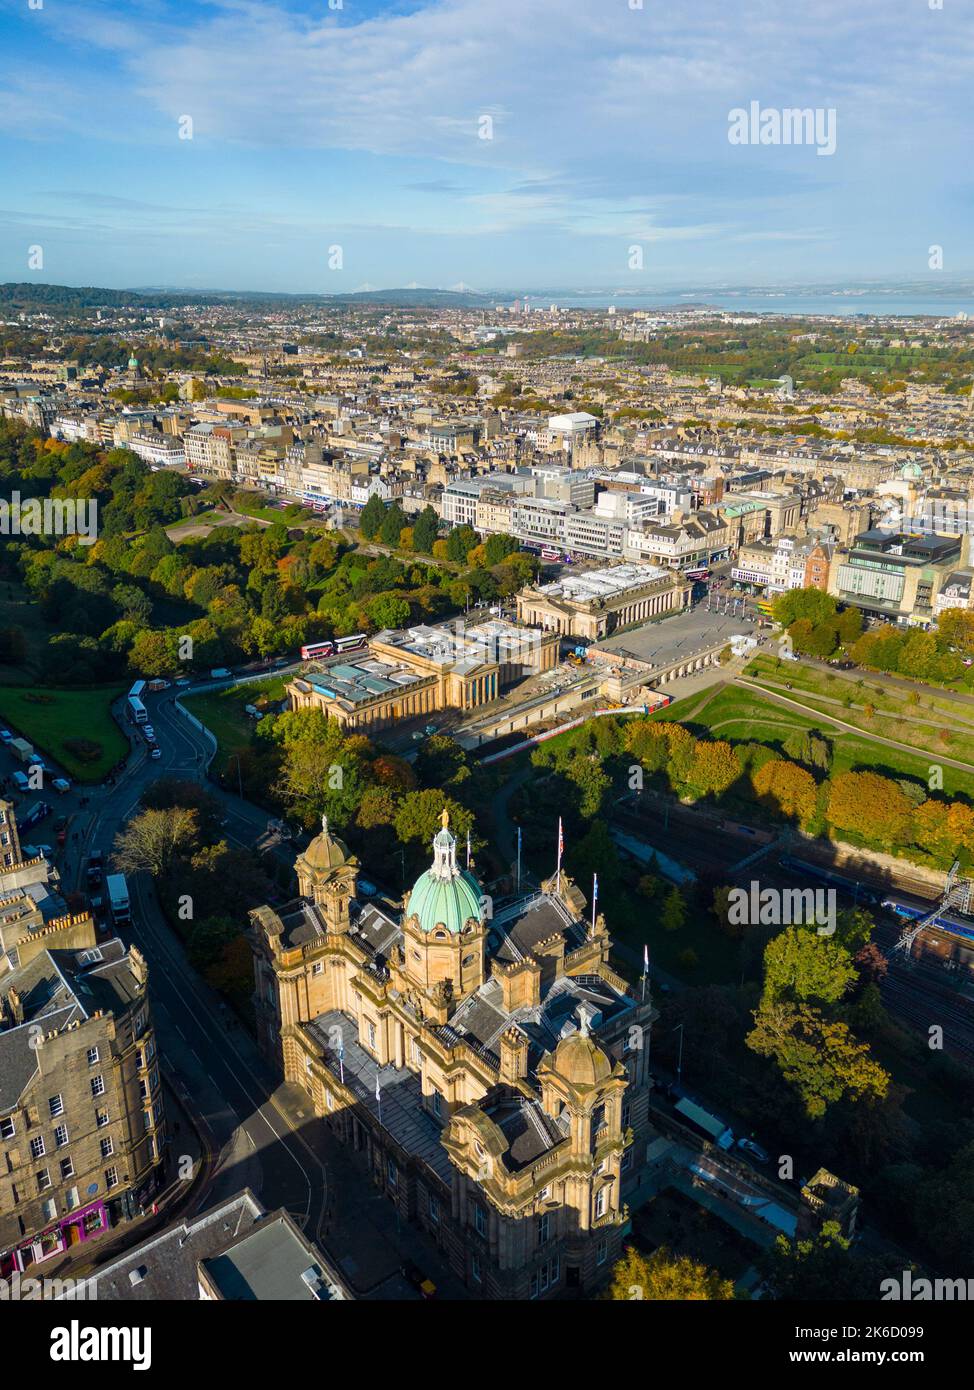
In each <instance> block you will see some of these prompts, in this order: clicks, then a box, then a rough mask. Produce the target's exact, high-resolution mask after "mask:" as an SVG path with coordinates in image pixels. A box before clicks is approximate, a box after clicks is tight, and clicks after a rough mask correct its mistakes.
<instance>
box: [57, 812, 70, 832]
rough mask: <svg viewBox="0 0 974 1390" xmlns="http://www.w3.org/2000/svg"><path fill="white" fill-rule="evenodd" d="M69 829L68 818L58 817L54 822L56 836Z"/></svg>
mask: <svg viewBox="0 0 974 1390" xmlns="http://www.w3.org/2000/svg"><path fill="white" fill-rule="evenodd" d="M67 828H68V818H67V816H58V818H57V820H56V821H55V822H54V833H55V834H56V835H59V834H60V833H61V831H62V830H67Z"/></svg>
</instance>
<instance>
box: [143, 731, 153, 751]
mask: <svg viewBox="0 0 974 1390" xmlns="http://www.w3.org/2000/svg"><path fill="white" fill-rule="evenodd" d="M142 737H143V738H144V739H145V743H146V747H147V748H154V747H155V746H156V736H155V734H154V733H152V732H151V731H150V732H149V733H146V732H145V730H144V729H143V731H142Z"/></svg>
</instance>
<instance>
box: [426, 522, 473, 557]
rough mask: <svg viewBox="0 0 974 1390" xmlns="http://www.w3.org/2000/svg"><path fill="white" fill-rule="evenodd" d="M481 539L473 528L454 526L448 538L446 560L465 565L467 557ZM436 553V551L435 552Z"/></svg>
mask: <svg viewBox="0 0 974 1390" xmlns="http://www.w3.org/2000/svg"><path fill="white" fill-rule="evenodd" d="M478 540H479V537H478V535H477V532H476V531H475V530H474V529H473V527H472V526H454V528H453V530H452V531H451V532H450V534H449V535H448V536H447V538H446V558H447V559H448V560H452V561H454V563H455V564H460V565H465V564H466V563H467V555H468V553H469V552H470V551H471V550H473V548H474V546H475V545H476V544H477V542H478ZM433 553H434V554H435V553H436V552H435V550H434V552H433Z"/></svg>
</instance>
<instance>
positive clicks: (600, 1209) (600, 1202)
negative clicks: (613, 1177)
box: [595, 1185, 609, 1216]
mask: <svg viewBox="0 0 974 1390" xmlns="http://www.w3.org/2000/svg"><path fill="white" fill-rule="evenodd" d="M608 1193H609V1188H608V1185H606V1186H605V1187H600V1188H599V1190H598V1192H596V1194H595V1215H596V1216H604V1215H605V1204H606V1201H607V1199H608Z"/></svg>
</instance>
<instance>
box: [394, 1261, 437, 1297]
mask: <svg viewBox="0 0 974 1390" xmlns="http://www.w3.org/2000/svg"><path fill="white" fill-rule="evenodd" d="M399 1273H400V1274H401V1275H402V1277H403V1278H404V1279H405V1280H407V1281H408V1282H409V1283H410V1284H412V1286H413V1288H414V1289H419V1291H420V1293H421V1294H422V1295H423V1297H424V1298H435V1297H436V1285H435V1284H434V1283H433V1281H432V1279H428V1278H427V1277H426V1275H425V1274H424V1273H423V1271H422V1270H421V1269H420V1267H419V1265H415V1264H413V1262H412V1260H404V1261H403V1263H402V1264H401V1265H400V1267H399Z"/></svg>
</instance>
